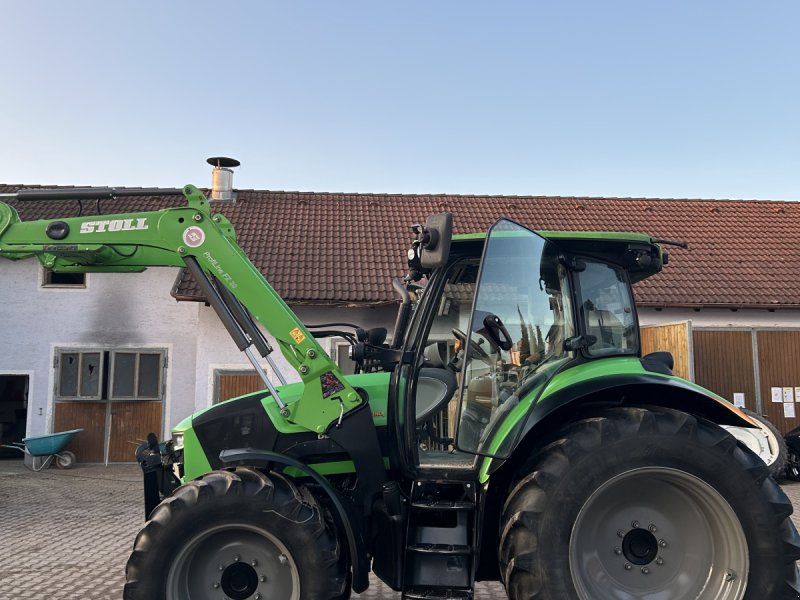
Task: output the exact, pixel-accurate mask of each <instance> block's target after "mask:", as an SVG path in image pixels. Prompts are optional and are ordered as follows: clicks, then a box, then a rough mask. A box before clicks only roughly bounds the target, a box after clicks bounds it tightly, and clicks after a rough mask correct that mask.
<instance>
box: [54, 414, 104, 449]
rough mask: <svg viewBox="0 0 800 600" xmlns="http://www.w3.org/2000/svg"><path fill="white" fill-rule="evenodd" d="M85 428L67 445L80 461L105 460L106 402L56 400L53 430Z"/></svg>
mask: <svg viewBox="0 0 800 600" xmlns="http://www.w3.org/2000/svg"><path fill="white" fill-rule="evenodd" d="M70 429H83V431H81V432H80V433H79V434H78V435H77V436H75V438H74V439H73V440H72V441H71V442H70V444H69V446H67V448H66V449H67V450H69V451H71V452H74V453H75V457H76V458H77V460H78V462H85V463H93V462H103V461H104V460H105V456H104V450H105V433H106V402H104V401H99V402H73V401H69V402H56V406H55V418H54V419H53V431H54V432H59V431H68V430H70Z"/></svg>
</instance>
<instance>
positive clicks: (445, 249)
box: [420, 213, 453, 269]
mask: <svg viewBox="0 0 800 600" xmlns="http://www.w3.org/2000/svg"><path fill="white" fill-rule="evenodd" d="M452 237H453V215H451V214H450V213H440V214H438V215H431V216H430V217H428V220H427V221H425V228H424V229H423V230H422V233H421V234H420V248H421V250H422V252H421V255H420V262H421V264H422V268H423V269H438V268H439V267H443V266H444V265H445V264H446V263H447V259H448V258H449V257H450V240H451V239H452Z"/></svg>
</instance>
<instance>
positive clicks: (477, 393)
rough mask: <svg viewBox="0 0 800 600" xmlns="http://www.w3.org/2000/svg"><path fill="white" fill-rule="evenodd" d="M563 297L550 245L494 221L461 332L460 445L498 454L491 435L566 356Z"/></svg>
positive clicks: (564, 282) (563, 278)
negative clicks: (464, 347)
mask: <svg viewBox="0 0 800 600" xmlns="http://www.w3.org/2000/svg"><path fill="white" fill-rule="evenodd" d="M569 298H570V295H569V286H568V277H567V274H566V271H565V269H564V267H563V265H562V264H561V262H560V261H559V259H558V252H557V250H556V249H555V247H554V246H553V245H552V244H551V243H550V242H548V241H546V240H545V239H544V238H542V237H540V236H538V235H536V234H534V233H533V232H531V231H529V230H527V229H525V228H523V227H521V226H520V225H517V224H516V223H512V222H511V221H505V220H502V221H499V222H498V223H497V224H496V225H495V226H494V227H493V228H492V231H491V232H490V234H489V236H488V238H487V242H486V249H485V251H484V257H483V263H482V267H481V274H480V279H479V282H478V289H477V294H476V297H475V303H474V310H473V313H472V318H471V321H470V328H469V332H468V335H469V349H468V352H467V356H466V361H467V362H466V364H465V366H464V368H463V381H462V385H461V414H460V420H459V429H458V448H459V449H461V450H464V451H467V452H474V453H479V454H491V455H495V456H498V455H502V449H501V448H500V447H499V446H497V445H496V444H494V445H493V441H494V440H495V438H496V437H498V436H497V435H496V434H497V433H498V432H499V431H500V427H501V425H502V424H503V421H504V420H505V419H506V417H507V416H508V415H509V413H510V412H511V411H512V410H513V408H514V407H515V406H516V405H517V404H518V403H519V401H520V399H521V398H523V397H525V396H527V395H529V394H535V393H537V391H536V390H537V389H541V387H542V386H543V385H544V383H546V381H547V380H548V379H549V377H550V376H551V375H552V374H554V373H555V371H556V370H557V369H558V368H559V367H560V365H562V364H563V363H564V362H565V361H567V360H569V359H570V358H572V356H573V354H572V352H569V351H566V350H565V349H564V340H565V339H567V338H569V337H572V336H573V335H574V332H573V329H572V307H571V306H570V300H569ZM503 437H506V438H512V437H513V436H503Z"/></svg>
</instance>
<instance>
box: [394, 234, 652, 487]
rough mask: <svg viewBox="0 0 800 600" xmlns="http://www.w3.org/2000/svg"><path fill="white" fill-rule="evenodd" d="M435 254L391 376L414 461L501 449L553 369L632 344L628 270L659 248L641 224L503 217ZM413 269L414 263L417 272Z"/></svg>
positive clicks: (440, 461) (466, 457)
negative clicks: (537, 227) (605, 229)
mask: <svg viewBox="0 0 800 600" xmlns="http://www.w3.org/2000/svg"><path fill="white" fill-rule="evenodd" d="M423 255H424V251H423ZM409 256H410V257H411V258H412V261H413V257H414V256H415V254H414V252H413V251H412V253H410V255H409ZM440 262H441V265H440V266H438V267H437V268H435V269H429V270H428V271H427V275H428V278H427V279H426V280H425V283H424V287H422V288H419V289H417V290H416V294H415V295H416V297H417V300H416V305H415V306H414V307H413V317H412V318H411V319H410V324H409V327H408V330H407V332H406V336H405V345H404V349H405V351H406V356H409V355H410V356H413V358H409V359H407V360H406V362H405V364H403V363H401V364H400V366H399V367H398V369H397V373H396V378H397V381H398V382H399V383H398V385H397V386H390V387H391V388H394V389H396V390H397V394H396V397H395V398H394V400H395V401H396V403H397V406H396V411H393V410H390V413H395V414H397V415H400V416H399V417H398V420H401V421H402V423H403V425H402V426H401V429H402V430H404V438H405V444H403V445H404V446H405V448H406V454H405V456H403V457H398V458H400V459H401V461H402V462H403V463H404V465H405V466H406V467H407V468H409V470H411V471H415V470H417V469H421V470H431V469H432V470H434V471H435V470H452V469H463V470H466V471H471V470H473V469H475V468H477V467H478V466H479V464H480V462H481V457H487V456H488V457H497V458H505V457H507V456H508V455H509V454H510V453H511V451H512V450H513V448H514V447H515V446H516V443H517V441H518V438H519V434H520V433H521V429H522V427H523V425H524V422H525V419H523V418H522V417H523V416H524V415H526V414H527V413H528V411H529V409H530V407H531V406H532V405H534V404H535V403H536V401H537V399H538V397H539V396H540V395H541V392H542V391H543V390H544V389H545V387H546V386H547V384H548V382H549V381H551V379H552V378H553V377H554V376H555V375H556V374H557V373H559V372H560V371H562V370H564V369H565V368H567V367H568V366H571V365H573V364H576V363H578V362H587V361H592V360H595V359H599V358H608V357H616V356H638V355H639V354H640V347H639V333H638V322H637V317H636V309H635V304H634V300H633V295H632V290H631V281H632V280H633V281H638V280H641V279H643V278H644V277H646V276H648V275H651V274H653V273H656V272H658V271H659V270H660V268H661V265H662V262H663V259H662V254H661V250H660V248H659V246H657V245H656V244H654V243H653V242H652V240H651V239H650V238H648V237H646V236H643V235H638V234H608V233H603V234H599V233H598V234H590V233H580V234H576V233H562V232H542V233H537V232H534V231H531V230H529V229H527V228H525V227H523V226H521V225H519V224H517V223H514V222H512V221H510V220H507V219H501V220H500V221H498V222H497V223H496V224H495V225H494V226H493V227H492V228H491V230H490V231H489V232H488V234H481V235H461V236H456V237H455V238H454V239H453V240H452V244H451V246H450V252H449V255H448V256H445V257H440ZM420 271H421V270H416V269H415V268H414V265H413V264H412V269H411V273H412V274H416V275H418V276H420V277H419V279H420V280H421V279H422V277H421V275H422V273H421V272H420ZM396 334H397V333H396ZM403 382H405V385H403Z"/></svg>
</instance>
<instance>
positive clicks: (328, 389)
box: [319, 371, 344, 398]
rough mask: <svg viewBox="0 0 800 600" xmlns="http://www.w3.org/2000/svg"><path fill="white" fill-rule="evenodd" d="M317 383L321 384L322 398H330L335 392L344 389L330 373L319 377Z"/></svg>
mask: <svg viewBox="0 0 800 600" xmlns="http://www.w3.org/2000/svg"><path fill="white" fill-rule="evenodd" d="M319 382H320V383H321V384H322V397H323V398H330V397H331V396H333V395H334V394H335V393H337V392H341V391H342V390H343V389H344V384H343V383H342V382H341V381H339V380H338V379H337V378H336V375H334V374H333V372H332V371H328V372H327V373H325V374H324V375H322V376H320V378H319Z"/></svg>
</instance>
